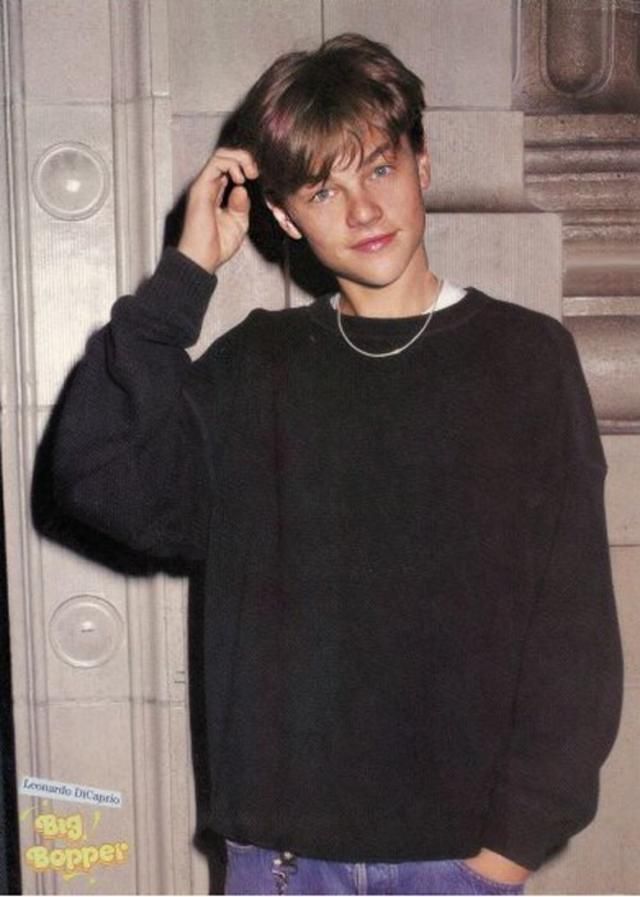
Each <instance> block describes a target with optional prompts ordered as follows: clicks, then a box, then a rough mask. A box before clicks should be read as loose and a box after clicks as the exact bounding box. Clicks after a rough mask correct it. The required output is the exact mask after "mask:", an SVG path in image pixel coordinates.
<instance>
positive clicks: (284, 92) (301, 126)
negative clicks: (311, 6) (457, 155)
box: [227, 34, 425, 205]
mask: <svg viewBox="0 0 640 897" xmlns="http://www.w3.org/2000/svg"><path fill="white" fill-rule="evenodd" d="M424 108H425V102H424V97H423V94H422V81H421V80H420V79H419V78H418V77H417V75H415V74H414V73H413V72H411V71H409V70H408V69H407V68H406V67H405V66H404V65H403V64H402V63H401V62H400V60H399V59H397V57H395V56H394V55H393V53H391V51H390V50H389V49H388V47H386V46H384V44H379V43H376V42H374V41H371V40H369V39H368V38H365V37H363V36H362V35H358V34H343V35H339V36H338V37H335V38H332V39H331V40H329V41H327V42H326V43H324V44H323V45H322V46H321V47H320V48H319V49H318V50H317V51H315V52H313V53H305V52H299V51H296V52H293V53H287V54H285V55H284V56H281V57H279V58H278V59H277V60H276V61H275V62H274V63H273V65H272V66H271V67H270V68H269V69H267V71H266V72H264V74H263V75H262V76H261V77H260V78H259V79H258V81H257V82H256V83H255V84H254V85H253V87H252V88H251V90H250V91H249V93H248V94H247V97H246V98H245V100H244V101H243V102H242V103H241V104H240V106H239V107H238V109H237V110H236V112H235V113H234V131H233V135H234V136H233V139H234V141H235V142H234V144H233V145H236V146H242V147H243V148H245V149H247V150H249V151H250V152H251V153H252V155H253V156H254V157H255V160H256V162H257V164H258V169H259V171H260V178H259V182H260V187H261V189H262V193H263V196H264V197H265V198H266V199H267V200H271V201H272V202H273V203H275V204H278V205H281V204H282V202H283V200H284V199H286V197H287V196H290V195H291V194H293V193H295V192H296V191H298V190H299V189H300V188H301V187H303V186H304V185H313V184H318V183H321V182H322V181H326V180H327V179H328V177H329V175H330V174H331V171H332V169H334V168H336V167H337V168H341V167H342V166H344V167H347V166H349V165H351V164H353V163H354V162H355V161H356V160H360V162H362V160H363V158H364V148H365V146H366V145H368V143H369V141H370V138H371V135H372V132H375V134H377V135H379V136H380V139H381V140H382V142H383V143H385V144H389V145H390V146H392V147H394V148H397V146H398V145H399V143H400V140H401V138H402V136H403V135H406V136H407V138H408V140H409V142H410V144H411V147H412V149H413V150H414V151H416V152H417V151H420V150H421V149H422V148H423V146H424V130H423V124H422V112H423V110H424ZM227 145H230V144H227Z"/></svg>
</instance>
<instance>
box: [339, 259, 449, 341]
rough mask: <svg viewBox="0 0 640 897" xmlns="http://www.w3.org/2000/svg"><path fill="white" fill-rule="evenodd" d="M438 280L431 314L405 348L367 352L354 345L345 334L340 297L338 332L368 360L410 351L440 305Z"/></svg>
mask: <svg viewBox="0 0 640 897" xmlns="http://www.w3.org/2000/svg"><path fill="white" fill-rule="evenodd" d="M437 280H438V289H437V291H436V295H435V299H434V300H433V304H432V306H431V309H430V311H429V314H428V315H427V317H426V320H425V322H424V324H423V325H422V327H421V328H420V330H418V332H417V333H416V334H415V336H412V337H411V339H410V340H409V342H408V343H405V344H404V346H398V348H397V349H391V351H390V352H367V350H366V349H361V348H360V346H356V344H355V343H353V342H352V341H351V340H350V339H349V337H348V336H347V334H346V333H345V332H344V325H343V323H342V312H341V310H340V296H338V301H337V302H336V314H337V319H338V330H339V331H340V333H341V335H342V338H343V339H344V341H345V343H347V345H348V346H351V348H352V349H353V350H354V351H355V352H359V353H360V355H366V356H367V358H389V357H390V356H391V355H399V354H400V353H401V352H404V350H405V349H408V348H409V346H412V345H413V344H414V343H415V342H416V340H419V339H420V337H421V336H422V334H423V333H424V332H425V330H426V329H427V327H428V326H429V321H430V320H431V318H432V317H433V313H434V311H435V310H436V305H437V304H438V299H439V298H440V293H441V291H442V279H441V278H440V277H438V278H437Z"/></svg>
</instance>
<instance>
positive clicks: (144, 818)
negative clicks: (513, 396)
mask: <svg viewBox="0 0 640 897" xmlns="http://www.w3.org/2000/svg"><path fill="white" fill-rule="evenodd" d="M0 12H1V20H0V27H1V29H2V42H1V46H2V54H3V66H2V68H0V94H1V95H2V97H3V110H4V115H5V128H4V133H3V137H2V139H1V140H0V167H1V170H2V177H0V203H2V206H3V208H5V209H6V210H7V214H6V215H5V216H4V218H3V226H2V228H0V278H1V279H2V289H1V290H0V295H2V304H1V305H0V339H1V340H2V342H1V344H0V396H1V415H2V417H1V423H2V458H3V479H4V503H5V510H6V518H7V519H6V530H7V535H6V538H7V554H8V566H9V569H8V581H9V594H10V617H11V644H12V665H13V686H14V694H13V700H14V716H15V726H16V739H17V745H16V754H17V760H18V775H19V784H20V785H21V787H22V790H23V792H24V793H23V794H22V795H21V796H20V802H21V803H20V820H19V827H20V835H21V842H22V843H21V851H22V857H23V870H22V872H23V886H24V887H23V889H24V892H25V893H63V894H74V893H78V894H80V893H87V892H90V893H91V892H92V893H102V894H128V893H202V894H204V893H207V888H208V877H207V868H206V864H205V861H204V859H203V858H202V856H201V855H200V854H199V853H198V852H197V851H196V850H195V848H194V847H193V846H192V836H193V831H194V826H195V799H194V796H193V780H192V777H191V773H190V768H191V759H190V738H189V722H188V689H187V641H188V638H187V615H186V611H187V594H186V586H185V583H184V582H183V581H182V580H180V579H178V578H176V577H169V576H161V575H156V576H154V577H152V578H149V577H146V576H140V575H135V571H133V570H131V569H127V574H125V573H123V572H122V570H120V571H119V572H118V571H117V570H114V569H112V566H113V565H111V566H109V565H108V564H106V563H104V562H103V561H104V558H102V559H101V558H98V557H95V556H92V557H91V558H88V557H83V556H82V555H81V554H79V553H78V552H77V551H74V550H71V549H70V548H68V547H63V545H62V544H60V543H59V541H56V540H54V539H51V538H48V539H47V538H43V537H42V536H40V535H38V534H37V533H36V530H35V528H34V526H33V521H32V514H31V507H30V483H31V475H32V469H33V462H34V456H35V453H36V447H37V445H38V442H39V440H40V439H41V437H42V434H43V432H44V430H45V427H46V423H47V420H48V417H49V414H50V411H51V408H52V406H53V404H54V402H55V400H56V397H57V395H58V393H59V390H60V389H61V387H62V384H63V382H64V379H65V377H66V375H67V373H68V372H69V371H70V369H71V368H72V366H73V363H74V361H75V360H76V359H77V358H78V356H79V355H80V353H81V352H82V351H83V347H84V344H85V342H86V339H87V337H88V335H89V334H90V332H91V331H92V330H93V329H95V328H96V327H98V326H100V325H101V324H102V323H103V322H104V321H106V319H107V318H108V315H109V310H110V307H111V305H112V303H113V301H114V299H115V298H116V296H118V295H120V294H123V293H126V292H130V291H131V290H133V289H135V287H136V285H137V284H138V283H139V282H140V280H141V279H142V278H143V277H145V276H148V274H149V273H150V272H151V271H152V270H153V267H154V265H155V263H156V261H157V258H158V256H159V254H160V252H161V249H162V243H163V236H164V234H165V230H166V228H167V216H168V215H169V213H172V212H174V211H175V205H176V202H177V201H178V199H179V197H180V196H181V195H182V194H183V193H184V191H185V189H186V188H187V186H188V183H189V181H190V180H191V178H192V177H193V176H194V175H195V174H196V173H197V171H198V170H199V168H200V167H201V166H202V165H203V164H204V162H205V161H206V159H207V157H208V155H209V153H210V151H211V149H212V148H213V146H214V145H215V142H216V140H217V136H218V134H219V132H220V128H221V126H222V124H223V122H224V119H225V117H226V116H227V115H228V113H229V112H230V111H231V110H232V109H233V107H234V105H235V104H236V103H237V102H238V100H239V99H240V97H241V96H242V94H243V93H244V91H245V90H246V89H247V88H248V86H249V85H250V84H251V82H252V81H253V80H254V79H255V78H256V77H257V76H258V75H259V73H260V72H261V71H262V69H263V68H264V67H265V66H266V65H267V64H268V63H269V62H270V61H271V60H272V59H273V58H274V57H275V56H276V55H277V54H279V53H282V52H286V51H289V50H304V49H308V48H312V47H315V46H316V45H317V44H318V43H319V42H320V41H321V40H322V39H323V38H326V37H330V36H333V35H335V34H338V33H340V32H342V31H345V30H356V31H361V32H363V33H365V34H367V35H369V36H370V37H372V38H374V39H378V40H383V41H385V42H387V43H389V44H390V46H391V47H392V49H394V51H396V52H397V53H398V55H399V56H400V57H401V58H403V59H404V60H405V61H406V62H407V63H408V64H409V65H410V66H411V67H413V68H414V69H415V70H416V71H417V72H418V74H419V75H420V76H421V77H422V78H423V80H424V82H425V87H426V95H427V100H428V103H429V111H428V112H427V114H426V118H425V125H426V130H427V134H428V138H429V142H430V149H431V154H432V161H433V185H432V187H431V189H430V191H428V192H427V195H426V204H427V210H428V231H427V244H428V248H429V253H430V260H431V264H432V266H433V268H434V270H436V271H437V272H438V273H440V274H444V275H446V276H448V277H450V278H451V279H453V280H455V281H458V282H460V283H462V284H464V285H466V284H470V283H474V284H475V285H477V286H479V287H480V288H481V289H484V290H486V291H487V292H490V293H492V294H493V295H496V296H498V297H500V298H504V299H511V300H512V301H516V302H520V303H522V304H524V305H527V306H529V307H531V308H535V309H538V310H540V311H544V312H546V313H548V314H551V315H553V316H554V317H556V318H558V319H562V320H564V322H565V324H566V325H567V326H568V327H569V328H570V329H571V331H572V333H573V335H574V337H575V339H576V343H577V345H578V348H579V350H580V354H581V358H582V362H583V365H584V368H585V372H586V375H587V378H588V381H589V384H590V387H591V391H592V395H593V398H594V404H595V408H596V412H597V415H598V418H599V421H600V425H601V428H602V431H603V434H604V443H605V451H606V456H607V461H608V464H609V475H608V481H607V495H606V498H607V514H608V523H609V535H610V541H611V544H612V546H613V547H612V566H613V572H614V578H615V584H616V590H617V596H618V601H619V607H620V617H621V622H622V626H623V634H624V643H625V650H626V657H627V663H626V681H625V684H626V697H625V711H624V720H623V725H622V728H621V734H620V737H619V739H618V742H617V743H616V746H615V748H614V750H613V752H612V754H611V756H610V758H609V760H608V761H607V764H606V767H605V770H604V773H603V779H602V798H601V808H600V811H599V814H598V816H597V818H596V821H595V822H594V823H593V824H592V825H591V826H590V827H589V828H588V829H587V830H586V831H585V832H583V833H582V834H580V835H579V836H577V837H576V838H575V839H574V840H573V841H572V842H571V844H570V846H569V847H568V849H567V850H565V851H564V852H562V853H561V854H560V855H559V856H557V857H556V858H554V859H553V860H552V861H551V862H550V863H549V864H547V865H546V866H545V867H544V868H543V869H542V870H540V872H538V873H537V874H536V875H535V876H534V877H533V878H532V880H531V881H530V883H529V885H528V887H527V890H528V892H529V893H532V894H533V893H539V894H545V893H568V894H569V893H575V894H578V893H629V892H635V891H638V890H639V889H640V873H639V871H638V864H637V851H636V848H635V845H636V844H637V842H638V838H639V836H640V831H639V822H638V817H637V812H636V806H637V803H638V798H639V797H640V762H639V761H638V752H637V750H636V745H637V743H638V737H639V736H640V732H639V731H638V726H639V720H640V712H639V711H640V708H638V707H637V706H636V705H637V703H638V686H639V680H638V669H639V663H640V661H639V659H638V656H637V655H638V650H637V644H638V638H637V632H638V623H639V620H638V613H637V606H638V587H637V583H638V582H640V515H639V512H638V508H639V507H640V495H638V483H640V460H639V459H640V442H638V440H640V393H639V387H638V383H640V377H639V376H638V374H639V373H640V371H639V370H638V368H639V361H638V359H639V358H640V352H639V351H638V340H639V339H640V324H639V322H640V253H639V252H638V249H639V244H640V240H639V237H640V206H639V199H640V186H639V185H640V180H639V178H640V175H639V174H638V171H639V168H638V160H639V159H640V124H639V119H638V112H639V111H640V108H639V107H640V85H639V82H640V42H639V40H638V34H639V33H640V26H639V22H640V9H639V8H638V4H637V2H636V0H587V2H583V0H57V2H55V3H53V2H50V0H24V2H20V0H0ZM172 217H173V216H172ZM172 217H170V219H169V220H170V221H171V220H172ZM308 301H310V297H309V296H308V295H306V294H305V293H304V292H303V291H302V290H301V288H300V287H299V286H298V285H296V283H294V282H291V281H290V279H289V278H288V276H287V274H286V271H282V270H280V268H279V267H278V266H277V265H274V264H272V263H269V262H267V261H265V259H264V258H263V257H262V256H261V255H260V253H258V252H257V250H256V249H255V247H254V246H252V245H251V244H250V243H247V244H246V245H245V246H244V247H243V249H242V251H241V252H240V253H239V254H238V256H237V257H236V258H234V260H233V261H232V262H231V263H230V264H229V265H228V266H227V268H226V269H225V270H224V271H223V272H222V275H221V277H220V284H219V288H218V290H217V293H216V298H215V301H214V302H213V303H212V304H211V307H210V309H209V312H208V314H207V317H206V320H205V325H204V327H203V332H202V335H201V339H200V340H199V342H198V344H197V345H196V346H195V347H193V349H192V354H193V355H198V354H199V353H200V352H201V351H203V349H204V348H205V347H206V346H207V345H208V344H209V343H210V342H211V340H212V339H213V338H215V336H217V335H218V334H220V333H222V332H223V331H224V330H226V329H227V328H228V327H230V326H232V325H233V324H235V323H237V322H238V321H239V320H241V319H242V318H243V317H244V316H245V315H246V314H247V312H248V311H249V310H250V309H251V308H253V307H255V306H263V307H268V308H273V309H277V308H281V307H285V306H287V305H296V304H300V303H304V302H308ZM36 779H43V780H49V781H52V782H56V783H58V787H59V788H62V787H67V786H73V788H75V786H78V789H79V790H78V791H77V793H75V792H74V793H73V794H69V793H65V794H61V793H58V794H55V795H51V794H50V795H49V796H47V793H46V792H42V793H41V796H40V797H38V796H37V794H38V792H37V782H36ZM97 789H101V790H102V791H103V792H105V794H107V795H110V796H109V797H108V801H110V802H105V801H107V797H105V796H104V795H103V799H102V802H98V798H97V797H96V790H97ZM72 790H73V789H72ZM83 794H84V795H85V797H84V798H83V797H82V795H83ZM87 795H89V797H87ZM91 795H93V796H91ZM79 799H82V800H85V801H87V800H88V801H89V802H83V803H82V802H80V803H79V802H78V800H79ZM92 800H93V803H92V802H91V801H92ZM118 800H119V801H120V802H119V803H118ZM76 836H77V837H76ZM79 845H81V846H82V847H84V849H85V851H84V853H83V852H82V851H80V852H79V853H78V852H76V853H73V851H74V850H76V851H77V849H78V847H79Z"/></svg>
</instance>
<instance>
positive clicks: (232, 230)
mask: <svg viewBox="0 0 640 897" xmlns="http://www.w3.org/2000/svg"><path fill="white" fill-rule="evenodd" d="M257 177H258V167H257V165H256V163H255V160H254V158H253V156H252V155H251V153H249V152H247V151H246V150H242V149H231V148H228V147H219V148H218V149H217V150H216V151H215V153H214V154H213V156H212V157H211V158H210V159H209V161H208V162H207V164H206V165H205V166H204V168H203V169H202V171H201V172H200V174H199V175H198V176H197V177H196V179H195V180H194V181H193V183H192V184H191V187H190V188H189V195H188V198H187V211H186V215H185V221H184V227H183V230H182V236H181V237H180V242H179V243H178V249H179V250H180V252H182V253H184V255H186V256H188V257H189V258H190V259H192V260H193V261H194V262H196V263H197V264H198V265H200V266H201V267H202V268H204V269H205V270H207V271H209V272H210V273H211V274H213V272H214V271H216V270H217V269H218V268H219V267H220V265H222V264H224V263H225V262H226V261H228V260H229V259H230V258H231V257H232V256H233V255H234V254H235V253H236V252H237V251H238V249H239V248H240V246H241V245H242V241H243V240H244V237H245V235H246V233H247V231H248V229H249V209H250V206H251V202H250V200H249V195H248V193H247V190H246V188H245V187H244V186H243V184H244V183H245V181H246V180H247V179H249V180H253V179H254V178H257ZM230 180H231V181H232V182H233V184H234V185H235V186H234V187H233V189H232V190H231V192H230V194H229V196H228V199H227V204H226V206H225V207H224V208H223V207H222V199H223V196H224V192H225V189H226V187H227V184H228V183H229V181H230Z"/></svg>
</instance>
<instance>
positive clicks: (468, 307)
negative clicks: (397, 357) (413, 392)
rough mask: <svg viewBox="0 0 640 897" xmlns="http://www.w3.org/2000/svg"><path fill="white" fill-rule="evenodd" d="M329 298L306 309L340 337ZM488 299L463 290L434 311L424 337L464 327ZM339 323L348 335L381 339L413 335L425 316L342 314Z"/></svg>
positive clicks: (317, 300) (474, 292) (326, 297)
mask: <svg viewBox="0 0 640 897" xmlns="http://www.w3.org/2000/svg"><path fill="white" fill-rule="evenodd" d="M331 298H332V297H331V295H326V296H321V297H320V298H319V299H316V300H315V302H314V303H313V304H312V305H310V306H308V311H309V315H310V316H311V318H312V320H313V321H315V322H316V323H317V324H319V325H320V326H321V327H323V328H324V329H325V330H330V331H331V332H332V333H335V334H336V335H339V331H338V325H337V320H336V311H335V309H334V308H333V306H332V304H331ZM486 301H487V297H486V296H485V295H484V294H483V293H480V292H479V291H478V290H476V289H475V288H473V287H466V292H465V295H464V296H463V297H462V298H461V299H459V300H458V301H457V302H455V303H453V304H452V305H448V306H446V307H445V308H441V309H438V308H436V310H435V312H434V313H433V316H432V318H431V321H430V323H429V326H428V327H427V329H426V331H425V333H424V337H423V338H428V337H429V336H430V335H431V334H434V333H439V332H441V331H443V330H448V329H449V328H451V327H457V326H459V325H460V324H463V323H464V322H465V321H467V320H468V319H469V318H472V317H473V316H474V315H475V314H477V312H479V311H480V310H481V309H482V308H483V306H484V305H485V303H486ZM342 321H343V324H344V326H345V327H346V328H347V331H348V332H352V333H354V334H361V335H367V336H370V337H372V338H374V339H375V338H376V337H380V338H381V339H384V338H385V337H388V336H389V335H392V334H405V333H412V332H414V331H415V329H416V327H420V326H421V325H422V324H423V323H424V315H421V314H420V315H410V316H408V317H403V318H368V317H366V316H363V315H343V316H342Z"/></svg>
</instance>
